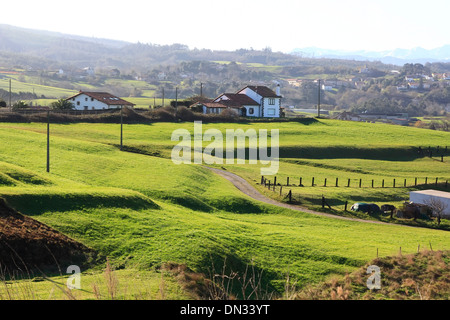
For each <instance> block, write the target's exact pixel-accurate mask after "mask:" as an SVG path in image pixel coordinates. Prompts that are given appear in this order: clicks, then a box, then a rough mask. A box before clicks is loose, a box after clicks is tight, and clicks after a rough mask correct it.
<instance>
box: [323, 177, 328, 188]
mask: <svg viewBox="0 0 450 320" xmlns="http://www.w3.org/2000/svg"><path fill="white" fill-rule="evenodd" d="M323 186H324V187H326V186H327V178H325V181H324V183H323Z"/></svg>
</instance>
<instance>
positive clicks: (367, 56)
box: [291, 45, 450, 65]
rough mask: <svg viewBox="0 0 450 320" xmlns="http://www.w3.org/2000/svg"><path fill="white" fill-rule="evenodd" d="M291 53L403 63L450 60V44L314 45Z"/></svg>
mask: <svg viewBox="0 0 450 320" xmlns="http://www.w3.org/2000/svg"><path fill="white" fill-rule="evenodd" d="M291 54H294V55H297V56H301V57H303V58H330V59H346V60H362V61H364V60H368V61H381V62H383V63H386V64H395V65H404V64H405V63H422V64H424V63H426V62H430V63H432V62H450V45H445V46H442V47H440V48H436V49H431V50H427V49H423V48H420V47H417V48H413V49H395V50H390V51H379V52H377V51H365V50H359V51H342V50H328V49H321V48H315V47H308V48H301V49H299V48H297V49H294V50H293V51H292V52H291Z"/></svg>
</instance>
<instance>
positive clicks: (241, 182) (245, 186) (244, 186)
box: [203, 166, 412, 227]
mask: <svg viewBox="0 0 450 320" xmlns="http://www.w3.org/2000/svg"><path fill="white" fill-rule="evenodd" d="M203 167H204V168H206V169H209V170H211V171H213V172H215V173H216V174H218V175H220V176H222V177H224V178H225V179H227V180H228V181H230V182H231V183H233V185H234V186H235V187H236V188H238V189H239V190H240V191H241V192H243V193H244V194H246V195H248V196H249V197H251V198H253V199H255V200H257V201H261V202H264V203H268V204H272V205H275V206H278V207H283V208H288V209H292V210H296V211H301V212H306V213H311V214H315V215H320V216H325V217H329V218H334V219H343V220H351V221H359V222H365V223H377V224H388V225H396V226H405V227H412V226H406V225H401V224H393V223H386V222H381V221H373V220H364V219H357V218H349V217H341V216H337V215H334V214H328V213H324V212H318V211H314V210H311V209H308V208H305V207H301V206H296V205H292V204H288V203H282V202H279V201H276V200H274V199H270V198H268V197H266V196H265V195H263V194H261V193H260V192H259V191H258V190H256V189H255V188H254V187H253V186H252V185H251V184H250V183H248V182H247V181H246V180H245V179H243V178H241V177H240V176H238V175H236V174H234V173H231V172H228V171H225V170H220V169H216V168H211V167H206V166H203Z"/></svg>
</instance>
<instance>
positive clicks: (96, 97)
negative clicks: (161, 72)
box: [66, 91, 134, 110]
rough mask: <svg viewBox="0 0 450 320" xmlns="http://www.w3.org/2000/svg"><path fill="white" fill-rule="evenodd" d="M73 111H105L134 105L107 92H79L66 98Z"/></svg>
mask: <svg viewBox="0 0 450 320" xmlns="http://www.w3.org/2000/svg"><path fill="white" fill-rule="evenodd" d="M66 100H67V101H70V102H71V103H72V104H73V106H74V108H75V110H105V109H121V108H122V107H134V104H133V103H131V102H128V101H125V100H123V99H121V98H119V97H116V96H114V95H112V94H110V93H107V92H85V91H80V92H79V93H77V94H76V95H74V96H72V97H70V98H67V99H66Z"/></svg>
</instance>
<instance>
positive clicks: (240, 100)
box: [214, 93, 259, 107]
mask: <svg viewBox="0 0 450 320" xmlns="http://www.w3.org/2000/svg"><path fill="white" fill-rule="evenodd" d="M224 96H225V97H227V98H228V99H229V100H226V99H224V100H219V99H220V98H222V97H224ZM214 101H216V102H219V101H220V102H221V103H226V104H229V105H230V106H236V107H242V106H259V103H258V102H256V101H255V100H253V99H252V98H250V97H249V96H247V95H245V94H237V93H224V94H221V95H220V96H218V97H217V98H216V99H214Z"/></svg>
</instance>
